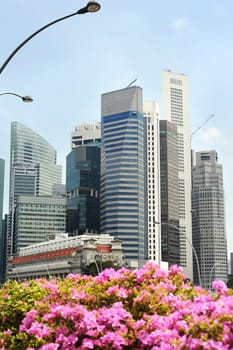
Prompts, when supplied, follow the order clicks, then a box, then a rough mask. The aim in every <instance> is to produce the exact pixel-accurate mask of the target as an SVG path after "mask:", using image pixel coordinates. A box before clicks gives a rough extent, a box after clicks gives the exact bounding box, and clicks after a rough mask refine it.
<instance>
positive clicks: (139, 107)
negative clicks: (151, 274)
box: [100, 86, 147, 267]
mask: <svg viewBox="0 0 233 350" xmlns="http://www.w3.org/2000/svg"><path fill="white" fill-rule="evenodd" d="M101 114H102V133H101V141H102V148H101V150H102V157H101V161H102V164H101V200H100V202H101V233H108V234H110V235H113V236H114V238H115V239H120V240H122V242H123V250H124V255H125V258H126V260H128V262H129V263H130V264H132V266H134V267H138V266H140V264H142V263H143V262H144V259H145V255H146V254H147V252H146V250H147V247H145V225H146V223H145V221H146V220H145V202H146V199H145V191H144V184H145V163H144V161H145V160H144V142H145V130H144V117H143V101H142V89H141V88H140V87H137V86H133V87H128V88H126V89H121V90H117V91H113V92H109V93H105V94H103V95H102V112H101Z"/></svg>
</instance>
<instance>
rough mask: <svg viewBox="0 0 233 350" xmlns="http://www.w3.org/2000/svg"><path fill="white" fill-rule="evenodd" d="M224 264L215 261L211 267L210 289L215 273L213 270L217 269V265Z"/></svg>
mask: <svg viewBox="0 0 233 350" xmlns="http://www.w3.org/2000/svg"><path fill="white" fill-rule="evenodd" d="M221 265H222V264H221V263H215V264H214V265H213V266H212V268H211V270H210V279H209V286H210V289H212V285H211V284H212V275H213V272H214V270H215V268H216V267H217V266H221Z"/></svg>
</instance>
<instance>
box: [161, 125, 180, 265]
mask: <svg viewBox="0 0 233 350" xmlns="http://www.w3.org/2000/svg"><path fill="white" fill-rule="evenodd" d="M159 124H160V187H161V250H162V260H163V261H167V262H168V264H169V266H171V265H174V264H177V265H179V264H180V235H179V206H178V205H177V203H178V201H179V186H178V155H177V148H178V146H177V127H176V125H175V124H174V123H170V122H169V121H167V120H160V123H159Z"/></svg>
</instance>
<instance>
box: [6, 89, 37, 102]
mask: <svg viewBox="0 0 233 350" xmlns="http://www.w3.org/2000/svg"><path fill="white" fill-rule="evenodd" d="M2 95H13V96H17V97H19V98H21V100H22V101H23V102H32V101H33V99H32V98H31V96H21V95H19V94H17V93H16V92H11V91H3V92H0V96H2Z"/></svg>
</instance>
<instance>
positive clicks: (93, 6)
mask: <svg viewBox="0 0 233 350" xmlns="http://www.w3.org/2000/svg"><path fill="white" fill-rule="evenodd" d="M100 7H101V6H100V4H99V3H98V2H96V1H89V2H88V3H87V5H86V6H85V7H83V8H81V9H80V10H78V11H76V12H74V13H71V14H70V15H67V16H64V17H61V18H58V19H56V20H54V21H52V22H50V23H48V24H46V25H45V26H43V27H41V28H40V29H38V30H37V31H35V32H34V33H33V34H31V35H30V36H29V37H28V38H26V39H25V40H24V41H23V42H22V43H21V44H20V45H19V46H17V47H16V48H15V50H14V51H13V52H12V53H11V54H10V55H9V56H8V58H7V59H6V60H5V62H4V63H3V64H2V66H1V67H0V74H2V72H3V71H4V69H5V68H6V66H7V65H8V63H9V62H10V61H11V60H12V58H13V57H14V56H15V54H16V53H17V52H18V51H19V50H20V49H21V48H22V47H23V46H24V45H25V44H27V42H28V41H30V40H31V39H32V38H34V36H36V35H37V34H39V33H40V32H42V31H43V30H45V29H46V28H48V27H50V26H52V25H54V24H55V23H58V22H61V21H63V20H65V19H67V18H70V17H73V16H76V15H81V14H84V13H88V12H97V11H99V10H100Z"/></svg>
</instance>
